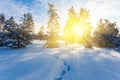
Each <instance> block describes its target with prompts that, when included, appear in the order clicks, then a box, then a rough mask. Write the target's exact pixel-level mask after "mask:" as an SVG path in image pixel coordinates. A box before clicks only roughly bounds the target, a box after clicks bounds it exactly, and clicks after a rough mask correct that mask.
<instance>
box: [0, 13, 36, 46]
mask: <svg viewBox="0 0 120 80" xmlns="http://www.w3.org/2000/svg"><path fill="white" fill-rule="evenodd" d="M20 22H21V23H20V24H18V23H16V21H15V19H14V17H13V16H11V17H10V18H9V19H6V18H5V15H4V14H0V46H6V47H10V48H22V47H26V45H28V44H30V43H31V40H32V34H33V30H34V21H33V17H32V14H31V13H25V14H24V15H23V17H21V19H20Z"/></svg>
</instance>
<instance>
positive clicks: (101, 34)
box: [93, 19, 120, 48]
mask: <svg viewBox="0 0 120 80" xmlns="http://www.w3.org/2000/svg"><path fill="white" fill-rule="evenodd" d="M118 33H119V30H118V28H116V23H111V22H109V20H105V23H103V22H102V19H101V20H100V21H99V24H98V25H97V28H96V29H95V31H94V38H93V43H94V45H95V46H97V47H104V48H106V47H107V48H114V47H118V43H119V42H120V40H119V39H118ZM119 46H120V44H119Z"/></svg>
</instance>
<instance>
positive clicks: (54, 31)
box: [45, 3, 60, 48]
mask: <svg viewBox="0 0 120 80" xmlns="http://www.w3.org/2000/svg"><path fill="white" fill-rule="evenodd" d="M48 6H49V10H48V15H49V21H48V27H47V29H48V38H47V42H46V44H45V46H46V47H51V48H54V47H58V43H57V37H58V32H59V30H60V25H59V22H58V20H57V19H58V14H57V12H56V11H57V9H55V7H54V5H53V4H51V3H48Z"/></svg>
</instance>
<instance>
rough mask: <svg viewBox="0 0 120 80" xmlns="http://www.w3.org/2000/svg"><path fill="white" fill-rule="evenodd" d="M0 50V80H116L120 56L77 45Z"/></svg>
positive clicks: (119, 76)
mask: <svg viewBox="0 0 120 80" xmlns="http://www.w3.org/2000/svg"><path fill="white" fill-rule="evenodd" d="M43 44H44V42H43V41H34V42H33V44H32V45H29V46H27V48H23V49H9V48H0V80H120V52H119V51H116V50H112V49H99V48H94V49H85V48H84V47H82V46H80V45H76V44H74V45H67V46H65V45H62V46H60V48H44V47H42V45H43Z"/></svg>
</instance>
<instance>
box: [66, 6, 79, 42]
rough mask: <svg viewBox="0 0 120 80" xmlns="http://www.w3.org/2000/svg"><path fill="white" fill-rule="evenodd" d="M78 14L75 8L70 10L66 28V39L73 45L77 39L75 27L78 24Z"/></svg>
mask: <svg viewBox="0 0 120 80" xmlns="http://www.w3.org/2000/svg"><path fill="white" fill-rule="evenodd" d="M77 21H78V20H77V13H76V12H75V10H74V7H71V8H70V9H69V10H68V19H67V22H66V25H65V27H64V37H65V41H66V42H70V43H73V42H74V38H75V32H74V27H75V26H76V24H77Z"/></svg>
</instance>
